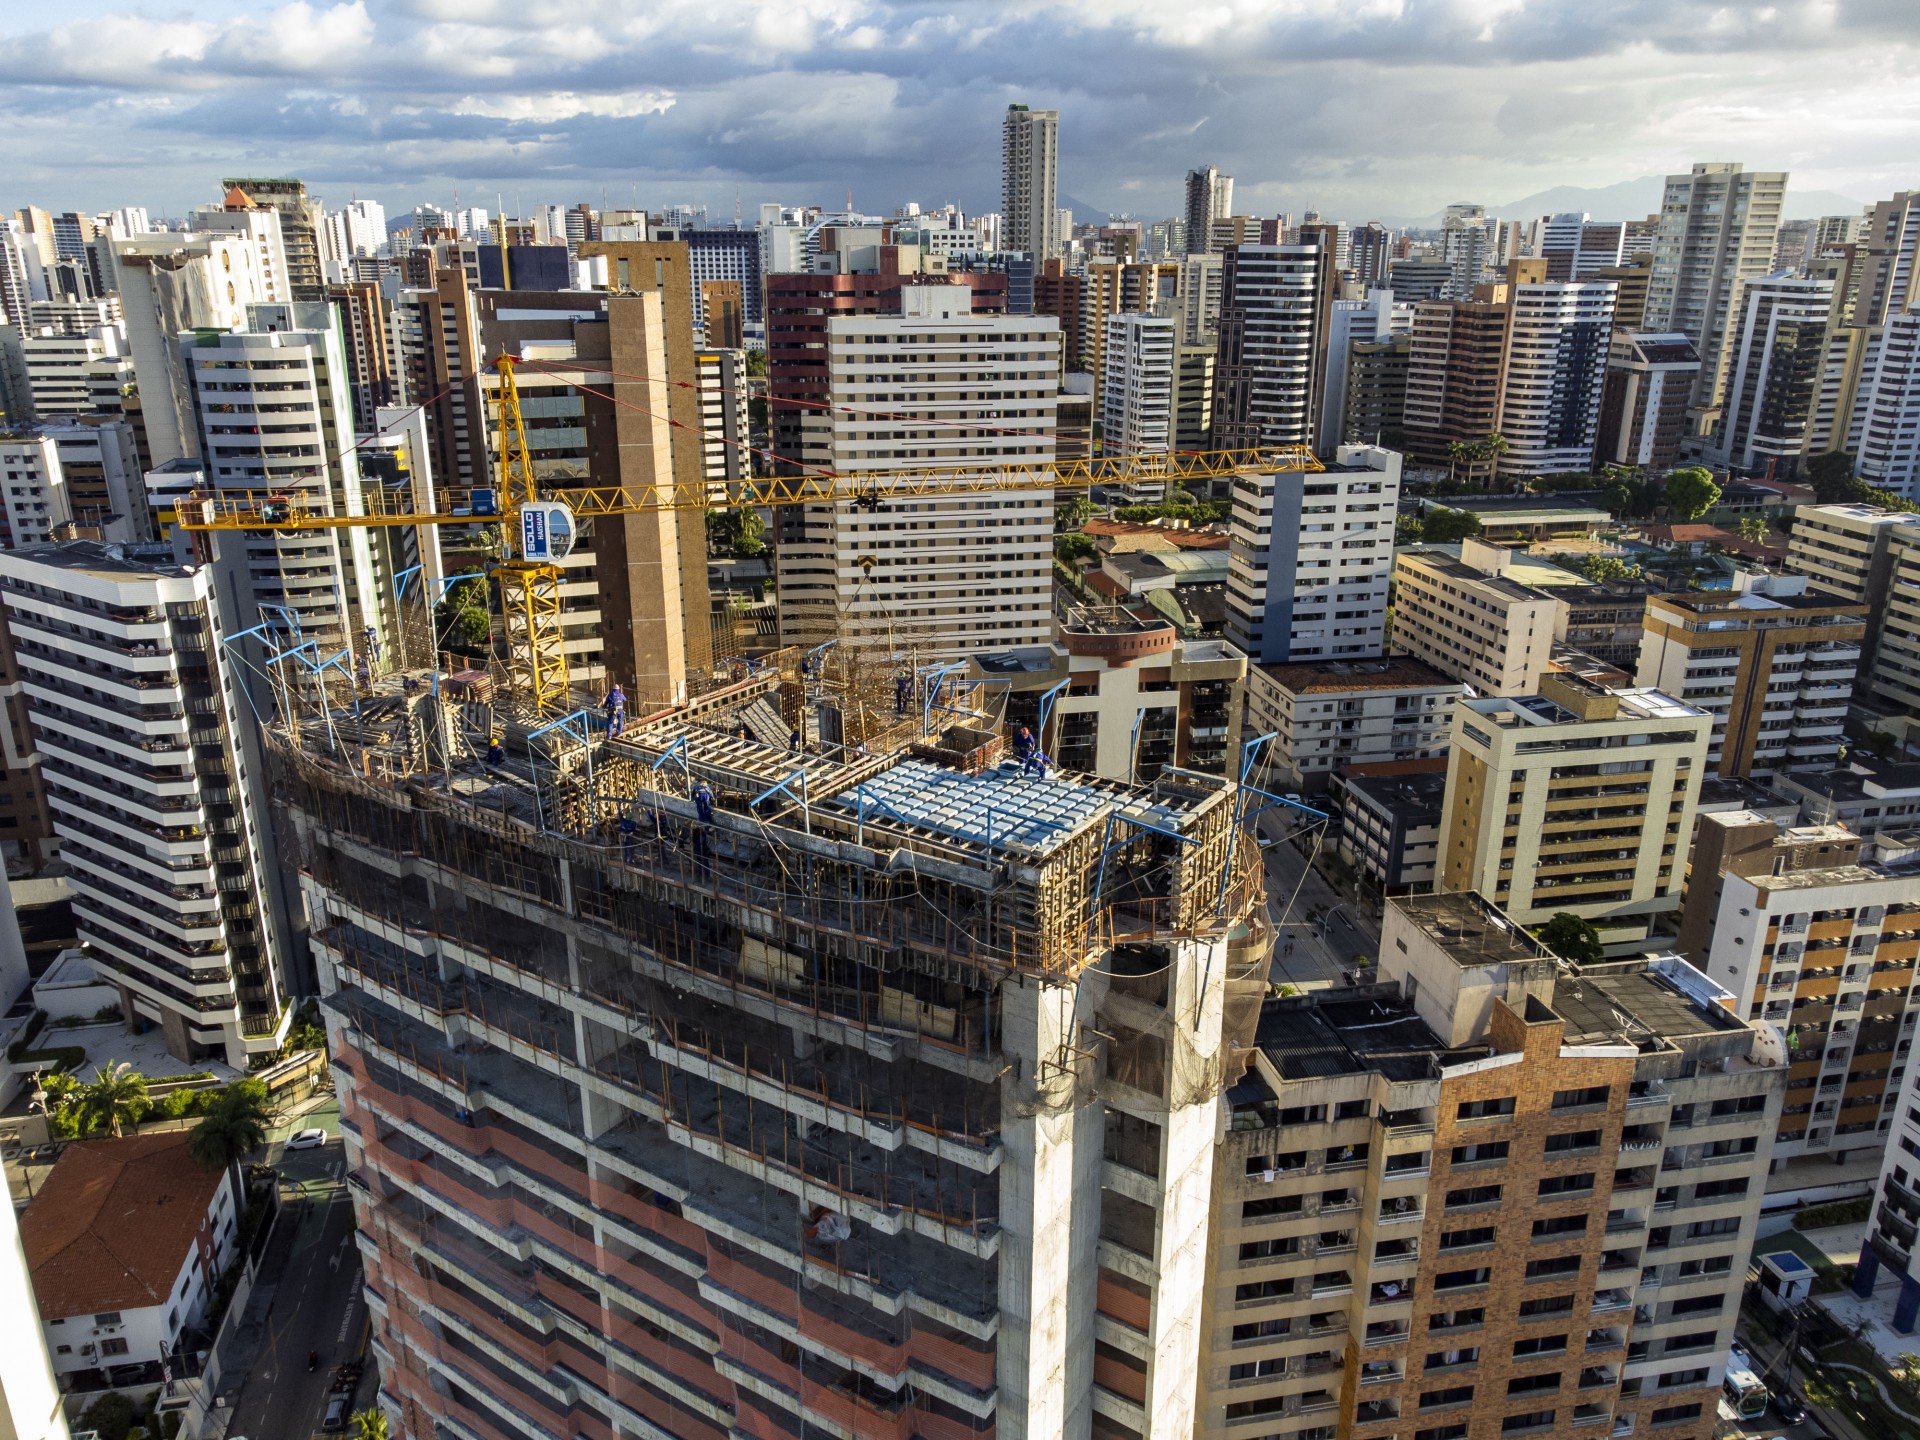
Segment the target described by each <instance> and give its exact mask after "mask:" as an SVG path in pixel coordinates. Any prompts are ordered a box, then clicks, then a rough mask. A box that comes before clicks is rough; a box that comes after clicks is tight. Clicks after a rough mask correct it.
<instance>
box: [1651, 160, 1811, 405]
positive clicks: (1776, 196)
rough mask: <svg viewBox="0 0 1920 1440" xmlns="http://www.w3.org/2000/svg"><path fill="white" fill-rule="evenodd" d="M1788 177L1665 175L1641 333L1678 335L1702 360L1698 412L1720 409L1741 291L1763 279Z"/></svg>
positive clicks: (1712, 169)
mask: <svg viewBox="0 0 1920 1440" xmlns="http://www.w3.org/2000/svg"><path fill="white" fill-rule="evenodd" d="M1786 193H1787V177H1786V175H1785V174H1784V173H1780V172H1749V171H1745V170H1742V169H1741V167H1740V166H1739V165H1738V164H1737V163H1725V162H1718V161H1713V162H1704V163H1700V164H1696V165H1695V166H1694V167H1693V169H1692V172H1691V173H1690V174H1686V175H1669V176H1668V177H1667V184H1666V192H1665V194H1664V195H1663V196H1662V197H1661V201H1660V232H1659V236H1658V238H1657V239H1656V240H1655V242H1654V251H1653V275H1652V278H1651V280H1650V282H1649V285H1648V290H1647V314H1646V326H1647V328H1648V329H1650V330H1678V331H1680V332H1681V333H1682V334H1684V335H1685V336H1686V337H1687V338H1688V339H1689V340H1691V341H1692V342H1693V345H1694V348H1695V349H1696V350H1698V351H1699V352H1700V366H1701V368H1700V385H1699V389H1698V390H1697V391H1696V392H1695V397H1694V403H1695V405H1696V407H1700V408H1704V407H1706V406H1710V405H1713V404H1716V403H1718V400H1719V396H1720V387H1721V384H1722V380H1723V376H1724V374H1725V363H1726V362H1725V353H1724V351H1725V344H1726V340H1727V337H1728V334H1729V332H1731V330H1732V329H1733V326H1734V305H1735V303H1736V301H1737V299H1738V294H1739V290H1740V286H1741V284H1742V283H1743V282H1745V281H1748V280H1756V279H1758V278H1760V277H1761V276H1763V275H1765V274H1766V273H1767V267H1768V265H1769V264H1771V263H1772V260H1773V239H1774V234H1775V232H1776V231H1777V230H1778V229H1779V228H1780V207H1781V205H1782V203H1783V202H1784V201H1785V199H1786Z"/></svg>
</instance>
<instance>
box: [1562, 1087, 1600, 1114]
mask: <svg viewBox="0 0 1920 1440" xmlns="http://www.w3.org/2000/svg"><path fill="white" fill-rule="evenodd" d="M1612 1095H1613V1087H1612V1086H1611V1085H1589V1086H1587V1087H1586V1088H1585V1089H1584V1090H1556V1091H1554V1092H1553V1108H1554V1109H1556V1110H1577V1109H1579V1108H1580V1107H1582V1106H1584V1105H1604V1104H1606V1103H1607V1101H1608V1099H1609V1098H1611V1096H1612Z"/></svg>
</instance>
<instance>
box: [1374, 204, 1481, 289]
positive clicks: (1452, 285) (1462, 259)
mask: <svg viewBox="0 0 1920 1440" xmlns="http://www.w3.org/2000/svg"><path fill="white" fill-rule="evenodd" d="M1493 248H1494V235H1493V231H1492V229H1491V228H1490V227H1489V226H1488V224H1487V211H1486V207H1485V206H1483V205H1449V206H1448V207H1447V208H1446V212H1445V213H1444V214H1443V215H1442V216H1441V219H1440V256H1439V258H1440V259H1441V260H1442V261H1443V262H1445V264H1446V267H1447V281H1446V289H1445V291H1444V295H1445V298H1447V299H1449V300H1471V299H1472V298H1473V292H1474V291H1475V290H1476V289H1478V288H1479V287H1480V286H1481V285H1483V284H1484V283H1486V280H1487V277H1488V275H1489V274H1490V273H1491V272H1492V271H1493V270H1494V268H1495V262H1494V255H1493ZM1394 283H1395V284H1396V285H1397V284H1398V280H1397V279H1396V280H1395V282H1394Z"/></svg>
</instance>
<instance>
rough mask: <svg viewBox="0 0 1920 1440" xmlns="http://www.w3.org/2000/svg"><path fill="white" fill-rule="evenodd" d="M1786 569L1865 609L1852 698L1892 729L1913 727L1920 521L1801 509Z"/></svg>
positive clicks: (1918, 691) (1919, 696)
mask: <svg viewBox="0 0 1920 1440" xmlns="http://www.w3.org/2000/svg"><path fill="white" fill-rule="evenodd" d="M1787 564H1788V566H1789V568H1791V569H1793V570H1795V571H1797V572H1798V573H1800V574H1802V575H1805V576H1806V577H1807V584H1808V588H1809V589H1811V590H1813V591H1815V592H1817V593H1819V594H1823V595H1832V596H1835V597H1837V598H1839V599H1841V600H1845V601H1849V602H1851V603H1852V604H1855V605H1865V606H1866V607H1868V608H1867V639H1866V644H1865V645H1864V646H1863V647H1862V648H1863V649H1864V650H1865V652H1866V659H1865V660H1864V661H1863V662H1862V663H1861V666H1860V679H1859V682H1858V685H1857V687H1856V692H1855V693H1856V695H1857V697H1858V699H1859V700H1861V701H1863V702H1866V703H1867V704H1869V705H1870V706H1871V708H1872V709H1873V710H1875V711H1878V712H1881V713H1882V714H1885V715H1887V716H1889V718H1893V719H1895V720H1896V722H1897V723H1896V725H1895V728H1896V729H1908V728H1912V727H1913V725H1914V722H1915V720H1916V719H1920V514H1907V513H1902V512H1896V511H1890V510H1882V509H1880V508H1879V507H1878V506H1875V505H1802V506H1801V507H1800V508H1799V509H1798V510H1796V511H1795V512H1794V517H1793V536H1792V539H1791V541H1790V542H1789V545H1788V551H1787ZM1899 717H1905V719H1904V721H1900V720H1899Z"/></svg>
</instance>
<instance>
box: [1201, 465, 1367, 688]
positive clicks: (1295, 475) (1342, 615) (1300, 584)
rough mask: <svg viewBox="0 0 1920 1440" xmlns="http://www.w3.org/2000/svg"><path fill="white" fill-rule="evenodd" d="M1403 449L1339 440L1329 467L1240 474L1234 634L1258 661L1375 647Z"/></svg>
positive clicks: (1230, 575)
mask: <svg viewBox="0 0 1920 1440" xmlns="http://www.w3.org/2000/svg"><path fill="white" fill-rule="evenodd" d="M1399 502H1400V456H1399V455H1398V454H1397V453H1395V452H1394V451H1391V450H1382V449H1380V448H1379V447H1377V446H1373V445H1342V446H1341V447H1340V449H1339V452H1338V454H1337V455H1336V457H1335V458H1334V460H1333V462H1332V463H1331V464H1329V465H1328V466H1327V467H1326V469H1325V470H1323V471H1315V472H1311V473H1302V472H1299V471H1288V472H1284V473H1281V474H1268V475H1240V476H1237V477H1235V479H1234V482H1233V538H1232V548H1231V549H1230V551H1229V553H1228V559H1227V626H1226V633H1227V638H1228V639H1229V640H1231V641H1232V642H1233V643H1234V644H1235V645H1236V646H1238V647H1239V648H1240V649H1242V650H1244V651H1246V653H1247V659H1248V661H1249V662H1250V663H1252V664H1255V665H1277V664H1281V663H1283V662H1286V661H1297V660H1342V659H1349V658H1351V657H1353V656H1356V655H1378V654H1379V653H1380V652H1381V650H1382V648H1383V647H1384V645H1385V642H1386V618H1387V585H1388V581H1389V580H1390V579H1391V577H1392V574H1393V526H1394V513H1395V511H1396V509H1397V508H1398V506H1399Z"/></svg>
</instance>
